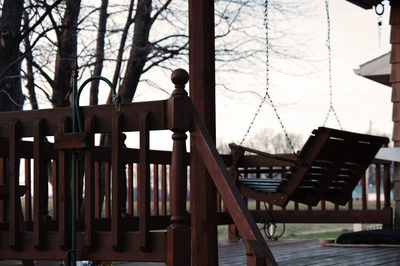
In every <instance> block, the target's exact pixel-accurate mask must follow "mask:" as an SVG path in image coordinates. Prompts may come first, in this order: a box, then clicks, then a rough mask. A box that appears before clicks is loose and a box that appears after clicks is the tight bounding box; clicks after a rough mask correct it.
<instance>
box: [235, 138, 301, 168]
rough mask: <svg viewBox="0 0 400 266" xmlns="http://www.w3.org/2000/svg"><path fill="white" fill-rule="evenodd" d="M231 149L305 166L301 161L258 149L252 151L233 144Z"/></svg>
mask: <svg viewBox="0 0 400 266" xmlns="http://www.w3.org/2000/svg"><path fill="white" fill-rule="evenodd" d="M229 147H230V148H231V149H238V150H242V151H247V152H251V153H254V154H257V155H260V156H265V157H269V158H272V159H276V160H279V161H284V162H289V163H294V164H295V165H304V162H303V161H302V160H300V159H298V158H297V159H293V158H289V157H285V156H281V155H276V154H272V153H268V152H263V151H259V150H256V149H252V148H249V147H244V146H241V145H237V144H235V143H231V144H229Z"/></svg>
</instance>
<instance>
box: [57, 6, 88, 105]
mask: <svg viewBox="0 0 400 266" xmlns="http://www.w3.org/2000/svg"><path fill="white" fill-rule="evenodd" d="M65 2H66V9H65V14H64V18H63V21H62V27H61V30H60V33H59V36H58V51H57V58H56V65H55V74H54V81H55V88H54V89H53V96H52V104H53V107H64V106H69V104H70V101H69V97H68V96H69V95H70V94H71V92H72V78H73V75H74V72H75V62H76V56H77V52H76V51H77V23H78V17H79V11H80V4H81V1H80V0H66V1H65Z"/></svg>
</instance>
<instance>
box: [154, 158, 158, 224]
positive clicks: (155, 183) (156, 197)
mask: <svg viewBox="0 0 400 266" xmlns="http://www.w3.org/2000/svg"><path fill="white" fill-rule="evenodd" d="M158 214H159V206H158V165H157V164H154V165H153V215H155V216H157V215H158Z"/></svg>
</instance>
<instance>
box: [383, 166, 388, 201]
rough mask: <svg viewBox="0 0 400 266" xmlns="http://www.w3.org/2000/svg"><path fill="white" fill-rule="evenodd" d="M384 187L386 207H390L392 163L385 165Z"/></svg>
mask: <svg viewBox="0 0 400 266" xmlns="http://www.w3.org/2000/svg"><path fill="white" fill-rule="evenodd" d="M383 180H384V181H383V189H384V197H385V204H384V206H385V208H390V164H384V165H383Z"/></svg>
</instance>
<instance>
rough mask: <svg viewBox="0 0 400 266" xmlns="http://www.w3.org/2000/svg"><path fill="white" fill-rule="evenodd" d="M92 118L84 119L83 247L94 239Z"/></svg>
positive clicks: (88, 246) (89, 246)
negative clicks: (85, 136)
mask: <svg viewBox="0 0 400 266" xmlns="http://www.w3.org/2000/svg"><path fill="white" fill-rule="evenodd" d="M94 122H95V120H94V118H93V117H89V118H86V119H85V132H86V134H87V138H86V149H85V161H84V164H85V214H84V215H85V247H87V248H91V247H92V246H93V239H94V216H95V206H94V202H95V195H94V193H95V192H94V189H95V188H94V161H93V156H92V151H91V150H92V147H93V146H94V134H93V128H94Z"/></svg>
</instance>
